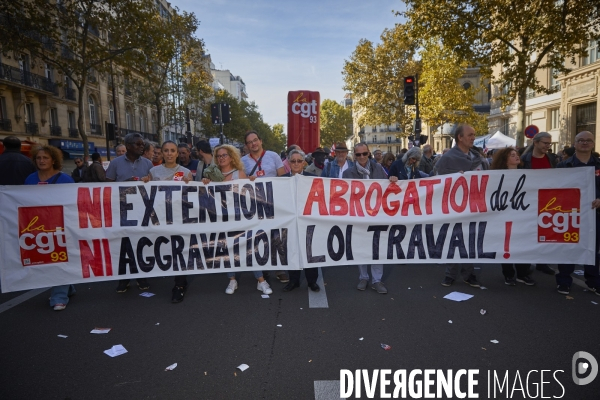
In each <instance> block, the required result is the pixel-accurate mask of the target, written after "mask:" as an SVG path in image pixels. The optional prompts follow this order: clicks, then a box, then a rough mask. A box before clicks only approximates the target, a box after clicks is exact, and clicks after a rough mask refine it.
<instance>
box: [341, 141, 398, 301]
mask: <svg viewBox="0 0 600 400" xmlns="http://www.w3.org/2000/svg"><path fill="white" fill-rule="evenodd" d="M354 157H355V163H354V165H352V166H351V167H349V168H348V169H346V170H345V171H344V173H343V174H342V178H343V179H387V174H386V173H385V171H384V170H383V167H382V166H381V164H377V163H376V162H375V161H374V160H369V146H368V145H367V144H366V143H358V144H356V145H355V146H354ZM367 268H368V265H359V266H358V270H359V272H360V277H359V279H360V281H359V282H358V286H357V289H358V290H365V289H366V288H367V284H368V283H369V272H368V270H367ZM371 275H372V280H371V283H372V285H371V287H372V288H373V289H374V290H377V293H381V294H386V293H387V289H386V288H385V286H384V284H383V282H381V277H382V276H383V264H372V265H371Z"/></svg>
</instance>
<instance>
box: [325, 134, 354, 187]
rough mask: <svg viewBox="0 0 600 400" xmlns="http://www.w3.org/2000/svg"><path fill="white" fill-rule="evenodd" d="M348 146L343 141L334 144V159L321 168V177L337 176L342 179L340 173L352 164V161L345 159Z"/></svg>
mask: <svg viewBox="0 0 600 400" xmlns="http://www.w3.org/2000/svg"><path fill="white" fill-rule="evenodd" d="M347 157H348V148H347V147H346V144H345V143H344V142H338V143H336V144H335V160H333V161H330V162H328V163H327V165H325V168H323V172H321V177H323V178H338V179H342V174H343V173H344V171H346V170H347V169H348V168H351V167H352V166H354V163H353V162H352V161H349V160H348V159H347Z"/></svg>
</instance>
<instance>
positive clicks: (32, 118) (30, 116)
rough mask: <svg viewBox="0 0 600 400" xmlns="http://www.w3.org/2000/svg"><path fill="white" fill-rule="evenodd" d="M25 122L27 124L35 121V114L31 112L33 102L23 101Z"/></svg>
mask: <svg viewBox="0 0 600 400" xmlns="http://www.w3.org/2000/svg"><path fill="white" fill-rule="evenodd" d="M25 122H26V123H28V124H33V123H35V114H34V112H33V103H25Z"/></svg>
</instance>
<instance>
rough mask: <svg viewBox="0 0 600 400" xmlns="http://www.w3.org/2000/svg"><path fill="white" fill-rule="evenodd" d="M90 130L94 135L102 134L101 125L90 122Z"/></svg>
mask: <svg viewBox="0 0 600 400" xmlns="http://www.w3.org/2000/svg"><path fill="white" fill-rule="evenodd" d="M90 131H91V132H92V135H94V136H102V125H98V124H90Z"/></svg>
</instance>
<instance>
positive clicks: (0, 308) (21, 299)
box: [0, 288, 48, 313]
mask: <svg viewBox="0 0 600 400" xmlns="http://www.w3.org/2000/svg"><path fill="white" fill-rule="evenodd" d="M46 290H48V288H42V289H34V290H30V291H29V292H26V293H23V294H22V295H20V296H17V297H15V298H14V299H10V300H9V301H7V302H6V303H2V304H0V313H3V312H4V311H6V310H10V309H11V308H13V307H14V306H18V305H19V304H21V303H23V302H24V301H27V300H29V299H31V298H32V297H35V296H37V295H38V294H40V293H42V292H45V291H46Z"/></svg>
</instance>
